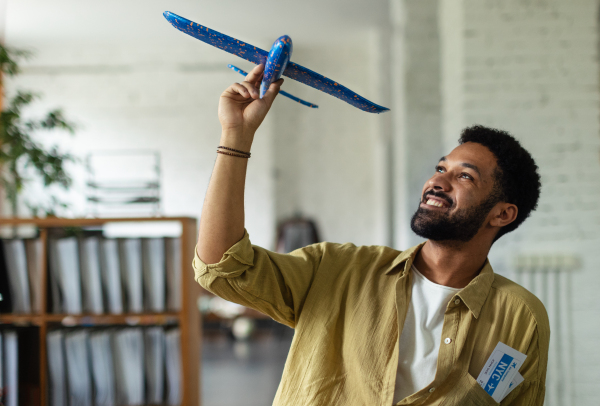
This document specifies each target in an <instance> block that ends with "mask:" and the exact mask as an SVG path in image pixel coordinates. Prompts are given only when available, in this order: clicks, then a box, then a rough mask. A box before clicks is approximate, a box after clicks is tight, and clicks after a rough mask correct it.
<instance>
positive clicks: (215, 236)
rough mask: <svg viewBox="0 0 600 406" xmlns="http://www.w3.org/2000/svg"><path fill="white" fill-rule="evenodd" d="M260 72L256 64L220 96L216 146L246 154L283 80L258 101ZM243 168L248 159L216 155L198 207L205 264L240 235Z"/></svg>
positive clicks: (200, 249) (218, 257)
mask: <svg viewBox="0 0 600 406" xmlns="http://www.w3.org/2000/svg"><path fill="white" fill-rule="evenodd" d="M263 69H264V66H263V65H258V66H257V67H255V68H254V69H253V70H252V71H251V72H250V73H249V74H248V76H246V80H245V81H244V82H242V83H234V84H233V85H231V86H230V87H229V88H227V90H225V91H224V92H223V94H222V95H221V99H220V101H219V121H220V122H221V127H222V133H221V141H220V143H219V145H220V146H224V147H227V148H232V149H235V150H238V151H244V152H250V148H251V147H252V141H253V139H254V133H255V132H256V130H257V129H258V127H259V126H260V124H261V123H262V121H263V120H264V118H265V116H266V115H267V112H268V111H269V109H270V108H271V105H272V104H273V100H274V99H275V97H276V96H277V93H278V92H279V88H280V86H281V84H282V83H283V79H280V80H278V81H277V82H274V83H272V84H271V87H270V88H269V90H268V91H267V93H266V94H265V96H264V97H263V98H262V99H260V98H259V90H258V89H259V87H260V82H261V80H262V74H263ZM224 151H225V152H227V151H228V150H224ZM233 153H235V152H233ZM247 166H248V159H245V158H239V157H235V156H231V155H225V154H217V160H216V162H215V167H214V169H213V173H212V176H211V179H210V183H209V185H208V191H207V192H206V198H205V200H204V206H203V208H202V216H201V218H200V232H199V235H198V246H197V250H198V256H199V257H200V259H201V260H202V261H203V262H205V263H207V264H213V263H217V262H219V261H220V260H221V257H222V256H223V254H224V253H225V252H226V251H227V250H228V249H229V248H230V247H231V246H232V245H234V244H235V243H236V242H238V241H239V240H240V239H241V238H242V237H243V236H244V185H245V183H246V168H247Z"/></svg>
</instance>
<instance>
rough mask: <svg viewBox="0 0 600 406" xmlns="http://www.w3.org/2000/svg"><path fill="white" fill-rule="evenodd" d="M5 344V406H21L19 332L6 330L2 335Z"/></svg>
mask: <svg viewBox="0 0 600 406" xmlns="http://www.w3.org/2000/svg"><path fill="white" fill-rule="evenodd" d="M2 336H3V337H2V341H3V343H2V344H4V348H3V350H4V354H3V357H2V358H3V359H2V361H3V363H4V376H3V379H4V405H5V406H18V405H19V362H18V361H19V360H18V354H19V343H18V337H17V332H16V331H12V330H6V331H4V332H3V333H2Z"/></svg>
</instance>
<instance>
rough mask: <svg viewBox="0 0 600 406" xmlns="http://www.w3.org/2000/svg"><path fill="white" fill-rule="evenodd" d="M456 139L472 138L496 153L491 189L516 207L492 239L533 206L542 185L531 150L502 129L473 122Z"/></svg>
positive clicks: (511, 227) (514, 225)
mask: <svg viewBox="0 0 600 406" xmlns="http://www.w3.org/2000/svg"><path fill="white" fill-rule="evenodd" d="M458 142H459V144H464V143H465V142H476V143H478V144H481V145H483V146H484V147H486V148H487V149H489V150H490V151H491V152H492V154H494V155H495V156H496V160H497V164H498V168H497V169H496V173H495V178H496V179H495V185H494V191H493V192H492V193H497V194H498V196H499V199H498V201H503V202H507V203H512V204H514V205H516V206H517V208H518V209H519V212H518V214H517V218H516V219H515V221H513V222H512V223H510V224H508V225H506V226H504V227H502V228H501V229H500V231H499V232H498V234H496V237H495V238H494V241H496V240H497V239H498V238H500V237H502V236H503V235H504V234H506V233H509V232H511V231H513V230H515V229H516V228H517V227H519V226H520V225H521V223H523V222H524V221H525V219H526V218H527V217H529V215H530V214H531V212H532V211H533V210H535V209H536V207H537V203H538V199H539V197H540V190H541V187H542V184H541V182H540V175H539V174H538V166H537V165H536V164H535V161H534V160H533V158H532V157H531V154H530V153H529V152H528V151H527V150H526V149H525V148H523V147H522V146H521V144H520V143H519V141H517V140H516V139H515V138H514V137H513V136H512V135H510V134H509V133H508V132H506V131H502V130H497V129H494V128H489V127H484V126H482V125H474V126H472V127H467V128H465V129H464V130H463V132H462V134H461V136H460V139H459V140H458Z"/></svg>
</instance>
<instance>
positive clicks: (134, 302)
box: [119, 238, 144, 313]
mask: <svg viewBox="0 0 600 406" xmlns="http://www.w3.org/2000/svg"><path fill="white" fill-rule="evenodd" d="M119 258H120V266H121V279H122V282H123V292H124V293H125V295H124V296H125V300H124V302H125V303H126V304H127V305H126V308H127V311H128V312H129V313H142V312H143V311H144V304H143V285H142V241H141V240H140V239H139V238H121V239H119Z"/></svg>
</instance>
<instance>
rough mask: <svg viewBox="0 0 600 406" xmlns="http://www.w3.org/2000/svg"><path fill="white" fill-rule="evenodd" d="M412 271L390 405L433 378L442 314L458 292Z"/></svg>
mask: <svg viewBox="0 0 600 406" xmlns="http://www.w3.org/2000/svg"><path fill="white" fill-rule="evenodd" d="M412 272H413V278H412V294H411V299H410V304H409V306H408V311H407V314H406V321H405V322H404V328H403V330H402V335H401V336H400V344H399V345H400V347H399V349H400V354H399V357H398V374H397V375H396V388H395V391H394V404H396V403H398V402H399V401H401V400H402V399H404V398H405V397H407V396H410V395H412V394H413V393H415V392H418V391H420V390H421V389H423V388H424V387H426V386H427V385H429V384H430V383H431V382H432V381H433V380H434V379H435V371H436V369H437V359H438V352H439V349H440V341H441V339H442V327H443V326H444V312H445V311H446V306H448V302H449V301H450V299H451V298H452V297H453V296H454V295H455V294H456V293H457V292H459V291H460V289H457V288H450V287H448V286H442V285H438V284H437V283H433V282H431V281H430V280H429V279H427V278H426V277H424V276H423V275H421V273H419V271H417V268H415V267H414V265H413V267H412Z"/></svg>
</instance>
